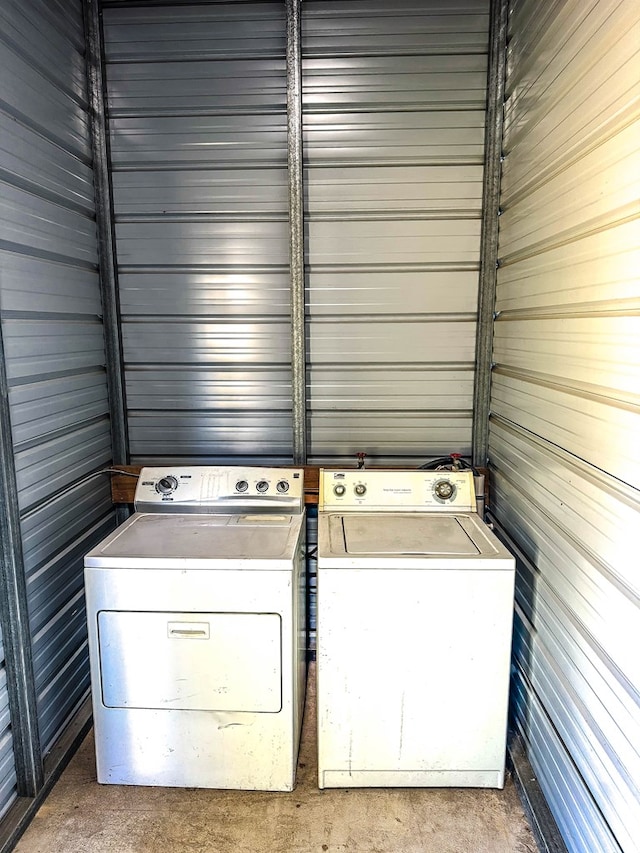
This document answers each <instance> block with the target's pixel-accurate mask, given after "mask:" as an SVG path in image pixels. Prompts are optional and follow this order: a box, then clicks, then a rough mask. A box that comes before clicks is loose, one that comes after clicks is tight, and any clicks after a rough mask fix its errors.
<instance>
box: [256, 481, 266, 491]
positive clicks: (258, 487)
mask: <svg viewBox="0 0 640 853" xmlns="http://www.w3.org/2000/svg"><path fill="white" fill-rule="evenodd" d="M256 491H258V492H261V493H263V492H267V491H269V483H267V481H266V480H259V481H258V482H257V483H256Z"/></svg>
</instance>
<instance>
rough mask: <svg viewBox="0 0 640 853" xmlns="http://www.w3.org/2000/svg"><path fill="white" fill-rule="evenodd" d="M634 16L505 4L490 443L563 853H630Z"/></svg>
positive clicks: (531, 744) (533, 746)
mask: <svg viewBox="0 0 640 853" xmlns="http://www.w3.org/2000/svg"><path fill="white" fill-rule="evenodd" d="M639 45H640V8H639V7H638V4H637V3H635V2H633V0H622V2H614V0H611V2H602V0H599V2H596V0H589V2H582V0H580V2H579V0H568V2H563V3H550V4H540V3H537V2H534V0H520V2H514V3H513V4H512V9H511V15H510V34H509V50H508V70H507V102H506V106H505V139H504V155H505V159H504V163H503V180H502V199H501V207H502V210H503V214H502V216H501V219H500V258H501V266H500V269H499V271H498V292H497V304H496V310H497V312H498V318H497V321H496V324H495V345H494V361H495V365H496V366H495V370H494V372H493V383H492V388H493V390H492V405H491V408H492V414H491V424H490V463H491V466H492V468H493V473H494V477H493V482H494V489H493V492H492V503H493V512H494V515H495V518H496V520H497V522H498V524H499V525H500V527H501V529H502V530H503V531H505V532H506V535H508V537H509V538H510V539H511V541H512V545H513V547H514V549H516V551H517V553H518V555H519V573H518V583H517V607H516V620H515V642H514V651H515V674H514V682H513V719H514V724H515V727H516V729H517V731H518V732H519V733H520V735H521V736H522V738H523V740H524V742H525V744H526V745H527V747H528V751H529V758H530V760H531V764H532V765H533V767H534V770H535V772H536V774H537V776H538V779H539V782H540V785H541V786H542V789H543V791H544V793H545V795H546V797H547V798H548V801H549V804H550V806H551V809H552V812H553V814H554V816H555V818H556V821H557V822H558V825H559V827H560V830H561V832H562V834H563V836H564V838H565V841H566V843H567V846H568V848H569V849H570V850H571V851H572V853H574V851H576V853H577V851H580V853H593V851H595V850H598V851H621V850H622V851H624V853H632V851H638V850H640V846H639V845H640V835H639V834H638V827H640V666H639V658H638V654H637V649H638V648H640V583H639V580H638V572H637V565H638V560H637V548H635V545H634V540H633V537H634V534H635V531H636V530H637V529H638V526H639V525H640V462H639V457H638V453H637V436H638V435H639V434H640V417H639V415H640V397H639V396H638V388H639V386H638V376H639V375H640V372H639V367H640V350H639V348H638V340H639V339H640V324H639V322H638V316H639V313H640V312H639V309H640V301H639V299H638V282H637V276H638V270H639V269H640V253H639V251H640V250H639V246H640V227H639V219H638V215H639V212H640V211H639V207H638V198H639V197H640V192H639V190H640V110H639V109H638V103H639V97H638V96H639V95H640V82H639V81H640V74H639V70H640V59H639Z"/></svg>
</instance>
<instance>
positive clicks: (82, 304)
mask: <svg viewBox="0 0 640 853" xmlns="http://www.w3.org/2000/svg"><path fill="white" fill-rule="evenodd" d="M0 76H1V77H2V80H3V95H2V98H3V100H2V109H0V180H1V181H2V186H1V187H0V199H1V202H0V273H1V274H0V298H1V303H0V305H1V308H2V329H3V336H4V346H5V353H6V368H7V375H8V379H9V385H10V395H9V404H10V410H11V420H12V430H13V440H14V453H15V465H16V473H17V480H18V489H19V506H20V515H21V524H22V537H23V550H24V557H25V571H26V576H27V589H28V602H29V614H30V628H31V634H32V639H33V659H34V668H35V678H36V690H37V698H38V721H39V728H40V740H41V746H42V751H43V753H44V754H46V753H47V752H48V751H49V750H50V749H51V747H52V745H53V744H54V743H55V741H56V738H57V736H58V735H59V734H60V732H61V731H62V729H63V728H64V727H65V725H66V724H67V722H68V721H69V720H70V718H71V716H72V715H73V713H74V711H75V710H76V708H77V707H78V706H79V704H80V703H81V702H82V701H83V700H84V699H85V698H86V695H87V691H88V687H89V667H88V660H87V648H86V630H85V622H84V594H83V583H82V557H83V554H84V552H85V551H86V550H88V549H89V548H90V547H91V546H92V545H93V544H94V543H95V542H96V541H97V539H98V538H99V537H101V536H103V535H104V534H105V533H106V532H107V531H108V530H109V529H111V528H112V527H113V510H112V506H111V502H110V495H109V485H108V482H106V478H103V479H102V480H96V479H94V480H92V481H90V482H88V483H84V484H81V483H80V482H79V481H80V480H81V479H82V478H83V476H85V475H87V474H90V473H92V472H94V471H96V470H97V469H99V468H101V467H103V466H104V465H107V464H108V463H109V462H110V459H111V449H110V430H109V421H108V405H107V391H106V387H107V386H106V380H105V364H104V348H103V335H102V324H101V320H100V315H101V306H100V292H99V283H98V276H97V272H96V267H97V254H96V253H97V242H96V228H95V211H94V200H93V183H92V172H91V157H90V145H89V128H88V118H87V93H86V80H85V59H84V34H83V20H82V6H81V3H80V2H71V0H59V2H45V0H29V2H23V0H5V2H3V4H2V9H1V11H0ZM3 743H4V741H3Z"/></svg>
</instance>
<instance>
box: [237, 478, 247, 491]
mask: <svg viewBox="0 0 640 853" xmlns="http://www.w3.org/2000/svg"><path fill="white" fill-rule="evenodd" d="M248 488H249V483H247V481H246V480H238V482H237V483H236V492H246V491H247V489H248Z"/></svg>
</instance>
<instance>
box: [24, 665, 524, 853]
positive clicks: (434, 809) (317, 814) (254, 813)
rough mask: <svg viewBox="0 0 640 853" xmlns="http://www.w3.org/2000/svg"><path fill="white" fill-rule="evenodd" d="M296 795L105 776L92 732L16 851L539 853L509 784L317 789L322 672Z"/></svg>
mask: <svg viewBox="0 0 640 853" xmlns="http://www.w3.org/2000/svg"><path fill="white" fill-rule="evenodd" d="M310 675H311V678H310V685H309V688H310V689H309V694H308V701H307V712H306V715H305V723H304V729H303V735H302V747H301V751H300V759H299V770H298V784H297V788H296V790H295V791H293V793H290V794H274V793H260V792H237V791H212V790H203V789H181V788H139V787H124V786H116V785H98V784H97V782H96V773H95V761H94V753H93V736H92V735H91V734H90V735H89V736H88V737H87V738H86V740H85V741H84V743H83V744H82V746H81V748H80V750H79V751H78V753H77V754H76V755H75V756H74V758H73V759H72V761H71V763H70V764H69V766H68V768H67V769H66V771H65V772H64V773H63V775H62V777H61V778H60V780H59V782H58V783H57V784H56V786H55V787H54V789H53V791H52V793H51V794H50V796H49V797H48V799H47V800H46V802H45V803H44V805H43V806H42V808H41V809H40V811H39V812H38V813H37V815H36V817H35V819H34V820H33V822H32V824H31V825H30V827H29V828H28V830H27V832H26V833H25V835H24V836H23V837H22V838H21V840H20V841H19V842H18V845H17V847H16V853H267V851H268V853H316V851H318V853H337V851H349V853H535V851H537V850H538V848H537V846H536V843H535V841H534V839H533V836H532V834H531V831H530V828H529V825H528V823H527V821H526V818H525V817H524V815H523V812H522V808H521V806H520V802H519V800H518V796H517V794H516V791H515V789H514V786H513V782H512V781H511V779H509V780H508V782H507V785H506V786H505V789H504V790H503V791H492V790H471V789H407V788H404V789H387V790H379V789H365V790H363V789H355V788H352V789H348V790H343V789H327V790H324V791H320V790H318V788H317V786H316V758H315V745H316V738H315V713H314V701H313V699H314V697H313V671H311V673H310Z"/></svg>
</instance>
